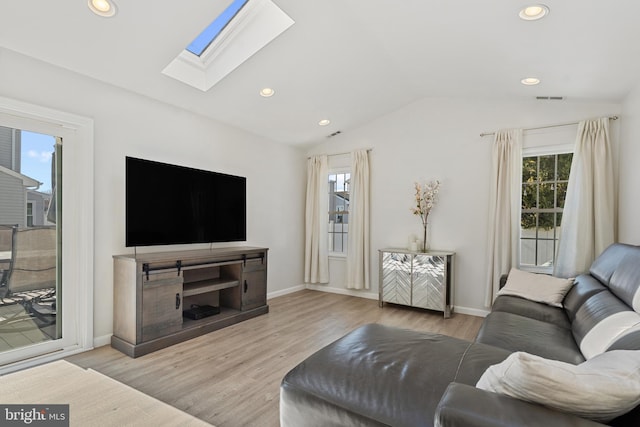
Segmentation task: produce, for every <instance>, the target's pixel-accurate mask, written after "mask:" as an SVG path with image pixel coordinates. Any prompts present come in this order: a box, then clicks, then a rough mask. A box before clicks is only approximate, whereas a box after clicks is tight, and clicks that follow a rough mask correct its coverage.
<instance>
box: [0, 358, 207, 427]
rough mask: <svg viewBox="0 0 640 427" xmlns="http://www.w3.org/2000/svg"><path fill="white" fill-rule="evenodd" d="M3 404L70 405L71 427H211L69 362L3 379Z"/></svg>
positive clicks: (0, 393) (0, 396)
mask: <svg viewBox="0 0 640 427" xmlns="http://www.w3.org/2000/svg"><path fill="white" fill-rule="evenodd" d="M0 403H2V404H38V405H39V404H69V420H70V425H71V426H78V427H84V426H100V427H103V426H118V427H120V426H154V427H158V426H167V427H175V426H194V427H199V426H210V424H207V423H205V422H204V421H201V420H199V419H197V418H195V417H193V416H191V415H189V414H187V413H185V412H182V411H180V410H179V409H176V408H174V407H173V406H170V405H167V404H166V403H163V402H161V401H159V400H157V399H155V398H153V397H151V396H148V395H146V394H144V393H141V392H139V391H138V390H135V389H133V388H131V387H129V386H127V385H125V384H122V383H120V382H118V381H116V380H114V379H111V378H109V377H107V376H105V375H102V374H100V373H99V372H96V371H94V370H91V369H88V370H85V369H83V368H81V367H79V366H77V365H74V364H72V363H69V362H66V361H64V360H60V361H56V362H52V363H48V364H45V365H41V366H36V367H34V368H30V369H26V370H24V371H19V372H14V373H11V374H7V375H5V376H2V377H0Z"/></svg>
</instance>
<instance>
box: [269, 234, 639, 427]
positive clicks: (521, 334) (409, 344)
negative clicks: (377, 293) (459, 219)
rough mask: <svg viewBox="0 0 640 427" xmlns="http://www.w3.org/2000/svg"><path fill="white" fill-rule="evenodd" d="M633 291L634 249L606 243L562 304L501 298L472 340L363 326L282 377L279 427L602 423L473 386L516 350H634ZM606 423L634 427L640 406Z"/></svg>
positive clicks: (547, 354)
mask: <svg viewBox="0 0 640 427" xmlns="http://www.w3.org/2000/svg"><path fill="white" fill-rule="evenodd" d="M639 288H640V247H638V246H629V245H622V244H614V245H612V246H610V247H609V248H608V249H607V250H605V251H604V252H603V253H602V254H601V255H600V256H599V257H598V258H597V259H596V260H595V262H594V263H593V265H592V266H591V268H590V271H589V272H588V273H586V274H583V275H581V276H579V277H577V278H576V280H575V284H574V286H573V287H572V288H571V290H570V291H569V292H568V293H567V295H566V297H565V299H564V301H563V307H562V308H557V307H552V306H549V305H545V304H541V303H537V302H532V301H530V300H526V299H523V298H518V297H513V296H507V295H502V296H499V297H498V298H497V299H496V301H495V303H494V305H493V308H492V312H491V313H490V314H489V315H488V316H487V317H486V318H485V320H484V322H483V324H482V327H481V329H480V331H479V333H478V335H477V337H476V340H475V341H474V342H469V341H465V340H460V339H456V338H453V337H448V336H444V335H439V334H430V333H421V332H416V331H410V330H405V329H398V328H391V327H387V326H383V325H379V324H370V325H365V326H363V327H360V328H358V329H356V330H354V331H352V332H351V333H349V334H347V335H346V336H344V337H343V338H341V339H339V340H337V341H336V342H334V343H332V344H330V345H328V346H326V347H325V348H323V349H321V350H320V351H318V352H317V353H315V354H313V355H312V356H310V357H309V358H307V359H306V360H304V361H303V362H302V363H300V364H299V365H298V366H296V367H295V368H294V369H292V370H291V371H290V372H289V373H288V374H287V375H286V376H285V378H284V379H283V381H282V384H281V390H280V391H281V395H280V418H281V426H282V427H293V426H295V427H300V426H323V427H326V426H383V425H389V426H432V425H436V426H465V427H473V426H482V427H484V426H520V425H523V426H525V425H536V426H549V427H550V426H591V425H601V424H598V423H596V422H594V421H591V420H588V419H585V418H580V417H578V416H575V415H572V414H569V413H565V412H560V411H557V410H554V409H550V408H548V407H544V406H541V405H538V404H534V403H530V402H526V401H523V400H518V399H515V398H512V397H508V396H505V395H501V394H497V393H492V392H488V391H485V390H481V389H479V388H476V387H475V385H476V383H477V382H478V380H479V379H480V377H481V376H482V374H483V373H484V372H485V370H486V369H487V368H488V367H489V366H491V365H495V364H498V363H500V362H502V361H504V360H505V359H506V358H507V357H508V356H509V355H510V354H511V353H513V352H516V351H524V352H527V353H531V354H535V355H538V356H542V357H544V358H546V359H553V360H559V361H564V362H568V363H572V364H579V363H581V362H583V361H585V359H586V358H589V357H592V356H593V355H594V354H596V353H598V352H600V353H602V352H604V351H610V350H615V349H625V350H640V328H639V327H638V325H635V326H634V325H633V324H632V323H633V320H632V319H633V318H634V316H635V315H636V314H637V312H638V311H640V309H639V307H640V290H639ZM634 306H635V310H634ZM638 317H639V318H640V315H639V316H638ZM619 319H626V320H624V322H622V323H620V321H619ZM629 319H631V320H629ZM625 322H626V323H629V322H631V324H625ZM585 353H586V354H585ZM610 425H616V426H640V407H636V408H635V409H634V410H632V411H630V412H629V413H627V414H625V415H623V416H620V417H618V418H616V419H614V420H613V421H612V422H611V423H610Z"/></svg>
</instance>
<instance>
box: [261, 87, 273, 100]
mask: <svg viewBox="0 0 640 427" xmlns="http://www.w3.org/2000/svg"><path fill="white" fill-rule="evenodd" d="M275 93H276V91H275V90H273V89H271V88H270V87H265V88H263V89H260V96H263V97H265V98H269V97H270V96H273V95H274V94H275Z"/></svg>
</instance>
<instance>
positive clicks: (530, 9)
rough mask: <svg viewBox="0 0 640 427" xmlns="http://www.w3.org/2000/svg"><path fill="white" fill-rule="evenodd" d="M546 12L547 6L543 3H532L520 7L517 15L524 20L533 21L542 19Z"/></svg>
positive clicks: (547, 11) (547, 10)
mask: <svg viewBox="0 0 640 427" xmlns="http://www.w3.org/2000/svg"><path fill="white" fill-rule="evenodd" d="M548 13H549V8H548V7H547V6H545V5H543V4H533V5H531V6H527V7H525V8H524V9H522V10H521V11H520V13H519V14H518V15H519V16H520V18H522V19H524V20H525V21H535V20H537V19H542V18H543V17H544V16H546V15H547V14H548Z"/></svg>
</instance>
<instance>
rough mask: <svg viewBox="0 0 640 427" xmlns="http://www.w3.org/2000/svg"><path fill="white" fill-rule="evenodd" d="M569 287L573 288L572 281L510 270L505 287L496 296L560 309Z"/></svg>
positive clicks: (515, 269)
mask: <svg viewBox="0 0 640 427" xmlns="http://www.w3.org/2000/svg"><path fill="white" fill-rule="evenodd" d="M571 286H573V279H561V278H558V277H552V276H548V275H546V274H536V273H530V272H528V271H522V270H518V269H517V268H512V269H511V270H510V271H509V276H508V277H507V283H506V285H505V286H504V287H503V288H502V289H500V290H499V291H498V295H512V296H516V297H520V298H525V299H528V300H530V301H535V302H541V303H544V304H548V305H551V306H554V307H562V300H563V299H564V297H565V295H566V294H567V292H568V291H569V289H571Z"/></svg>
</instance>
